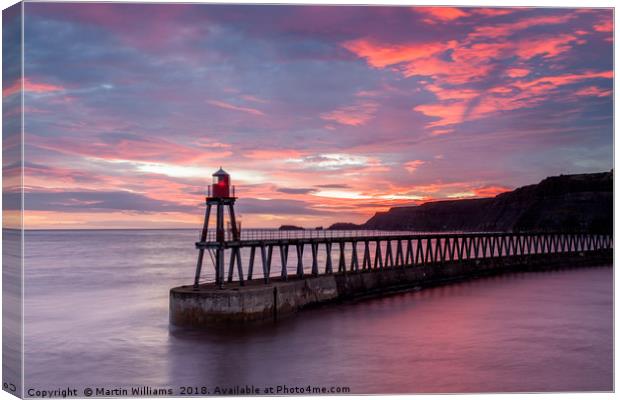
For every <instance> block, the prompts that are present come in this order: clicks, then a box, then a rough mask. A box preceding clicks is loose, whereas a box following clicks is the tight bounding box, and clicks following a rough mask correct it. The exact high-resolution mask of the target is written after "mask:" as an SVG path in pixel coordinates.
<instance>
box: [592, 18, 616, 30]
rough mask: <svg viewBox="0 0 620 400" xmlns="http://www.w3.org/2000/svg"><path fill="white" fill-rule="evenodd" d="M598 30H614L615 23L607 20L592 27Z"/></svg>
mask: <svg viewBox="0 0 620 400" xmlns="http://www.w3.org/2000/svg"><path fill="white" fill-rule="evenodd" d="M592 28H593V29H594V30H595V31H597V32H613V30H614V24H613V21H612V20H610V19H609V20H605V21H603V22H600V23H598V24H596V25H594V26H593V27H592Z"/></svg>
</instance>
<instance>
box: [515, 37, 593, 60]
mask: <svg viewBox="0 0 620 400" xmlns="http://www.w3.org/2000/svg"><path fill="white" fill-rule="evenodd" d="M580 41H581V40H580V39H577V37H575V36H573V35H559V36H555V37H547V38H536V39H535V40H531V39H528V40H522V41H520V42H517V44H516V49H515V54H516V55H517V56H519V57H520V58H523V59H530V58H533V57H536V56H538V55H542V56H543V57H545V58H549V57H555V56H557V55H559V54H561V53H564V52H566V51H568V50H570V49H571V47H572V44H573V43H575V42H580Z"/></svg>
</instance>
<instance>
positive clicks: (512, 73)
mask: <svg viewBox="0 0 620 400" xmlns="http://www.w3.org/2000/svg"><path fill="white" fill-rule="evenodd" d="M529 74H530V70H529V69H527V68H510V69H508V70H506V75H508V76H509V77H511V78H523V77H524V76H528V75H529Z"/></svg>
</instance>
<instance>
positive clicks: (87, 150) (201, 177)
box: [3, 3, 613, 229]
mask: <svg viewBox="0 0 620 400" xmlns="http://www.w3.org/2000/svg"><path fill="white" fill-rule="evenodd" d="M612 28H613V27H612V10H611V9H569V8H441V7H404V6H400V7H385V6H373V7H361V6H268V5H200V4H168V5H166V4H113V3H100V4H93V3H90V4H88V3H83V4H80V3H64V4H63V3H26V5H25V27H24V37H25V54H24V60H25V67H24V71H25V76H24V79H23V89H24V112H25V126H24V137H25V148H24V150H25V160H24V167H25V169H24V187H25V192H26V194H25V209H26V214H25V216H24V223H25V227H26V228H32V229H33V228H168V227H179V228H182V227H185V228H194V227H195V228H197V229H198V228H199V227H200V226H201V221H202V218H203V213H204V195H205V191H206V186H207V185H208V184H209V183H210V182H211V174H212V173H213V172H215V171H216V170H217V169H218V168H219V167H220V166H222V167H223V168H224V169H225V170H226V171H227V172H228V173H230V175H231V179H232V181H233V184H235V185H236V194H237V196H238V197H239V200H238V201H237V206H236V210H237V212H238V214H240V216H241V221H242V227H277V226H280V225H282V224H295V225H300V226H304V227H316V226H325V227H326V226H329V225H330V224H331V223H334V222H356V223H361V222H364V221H365V220H367V219H368V218H369V217H371V216H372V215H374V213H376V212H380V211H385V210H387V209H389V208H390V207H394V206H403V205H417V204H421V203H423V202H426V201H432V200H441V199H460V198H474V197H487V196H494V195H496V194H498V193H501V192H504V191H508V190H512V189H514V188H516V187H519V186H523V185H527V184H532V183H537V182H538V181H540V180H542V179H543V178H545V177H547V176H552V175H559V174H571V173H586V172H598V171H605V170H610V169H611V168H612V167H613V153H612V151H613V150H612V141H613V121H612V98H613V93H612V87H613V60H612V50H613V49H612V45H613V42H612V41H613V33H612ZM21 85H22V82H21V81H20V80H16V81H14V82H5V84H4V86H3V99H4V101H5V102H6V101H10V100H11V99H12V98H15V97H19V95H20V88H21Z"/></svg>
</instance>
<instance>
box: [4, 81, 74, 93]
mask: <svg viewBox="0 0 620 400" xmlns="http://www.w3.org/2000/svg"><path fill="white" fill-rule="evenodd" d="M23 84H24V86H23V89H24V92H32V93H50V92H57V91H61V90H65V89H64V88H63V87H62V86H58V85H53V84H49V83H41V82H32V81H31V80H30V79H29V78H24V80H23ZM21 90H22V82H21V80H19V79H18V80H16V81H15V82H13V84H12V85H10V86H9V87H7V88H4V89H2V97H8V96H11V95H14V94H15V93H19V92H20V91H21Z"/></svg>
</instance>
